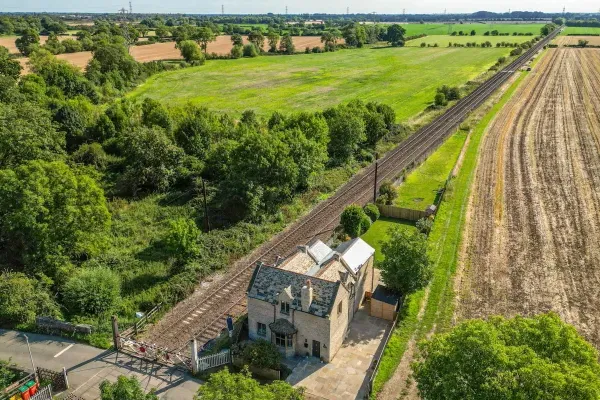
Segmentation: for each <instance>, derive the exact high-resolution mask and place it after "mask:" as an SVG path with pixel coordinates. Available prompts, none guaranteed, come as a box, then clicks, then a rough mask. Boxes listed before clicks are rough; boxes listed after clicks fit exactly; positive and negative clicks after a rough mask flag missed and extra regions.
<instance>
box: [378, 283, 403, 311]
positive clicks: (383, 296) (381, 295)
mask: <svg viewBox="0 0 600 400" xmlns="http://www.w3.org/2000/svg"><path fill="white" fill-rule="evenodd" d="M371 298H372V299H374V300H378V301H381V302H382V303H386V304H391V305H393V306H395V305H397V304H398V302H399V301H400V295H399V294H397V293H394V292H392V291H391V290H390V289H388V288H387V287H385V286H383V285H381V284H380V285H377V288H375V291H374V292H373V295H372V296H371Z"/></svg>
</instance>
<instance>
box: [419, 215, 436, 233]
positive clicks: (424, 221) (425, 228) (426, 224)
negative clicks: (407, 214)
mask: <svg viewBox="0 0 600 400" xmlns="http://www.w3.org/2000/svg"><path fill="white" fill-rule="evenodd" d="M416 226H417V229H418V230H419V232H421V233H424V234H426V235H427V234H429V232H430V231H431V228H433V220H432V219H430V218H421V219H420V220H418V221H417V223H416Z"/></svg>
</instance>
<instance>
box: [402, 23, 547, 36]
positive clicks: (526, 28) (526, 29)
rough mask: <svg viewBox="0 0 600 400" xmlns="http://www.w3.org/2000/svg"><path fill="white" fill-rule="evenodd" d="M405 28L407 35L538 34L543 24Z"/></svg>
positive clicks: (415, 25) (412, 26)
mask: <svg viewBox="0 0 600 400" xmlns="http://www.w3.org/2000/svg"><path fill="white" fill-rule="evenodd" d="M400 25H402V27H403V28H404V29H406V35H407V36H413V35H420V34H422V33H424V34H426V35H448V34H450V33H452V32H459V31H463V32H468V33H471V31H472V30H475V33H476V34H477V35H483V34H484V33H485V32H487V31H490V32H491V31H494V30H496V31H498V32H500V33H509V34H511V35H512V34H513V33H514V32H517V33H533V34H534V35H539V34H540V29H541V28H542V27H543V26H544V24H477V23H473V24H402V23H400Z"/></svg>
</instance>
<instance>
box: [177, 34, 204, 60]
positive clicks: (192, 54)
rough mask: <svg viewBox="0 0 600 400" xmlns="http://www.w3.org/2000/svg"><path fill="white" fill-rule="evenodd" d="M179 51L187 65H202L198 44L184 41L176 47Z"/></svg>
mask: <svg viewBox="0 0 600 400" xmlns="http://www.w3.org/2000/svg"><path fill="white" fill-rule="evenodd" d="M178 47H179V51H180V52H181V56H182V57H183V59H184V60H185V61H187V62H189V63H191V62H197V63H200V64H202V63H204V55H203V54H202V52H201V51H200V48H199V47H198V44H196V42H194V41H193V40H184V41H182V42H180V43H179V45H178Z"/></svg>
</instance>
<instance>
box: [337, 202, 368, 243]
mask: <svg viewBox="0 0 600 400" xmlns="http://www.w3.org/2000/svg"><path fill="white" fill-rule="evenodd" d="M340 222H341V224H342V227H343V228H344V232H346V234H347V235H348V236H350V237H353V238H355V237H358V236H360V235H362V234H363V233H365V232H366V231H367V230H368V229H369V227H370V226H371V219H370V218H369V216H368V215H367V214H365V211H364V210H363V209H362V207H361V206H359V205H356V204H352V205H349V206H348V207H346V208H345V209H344V211H343V212H342V216H341V219H340Z"/></svg>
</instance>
